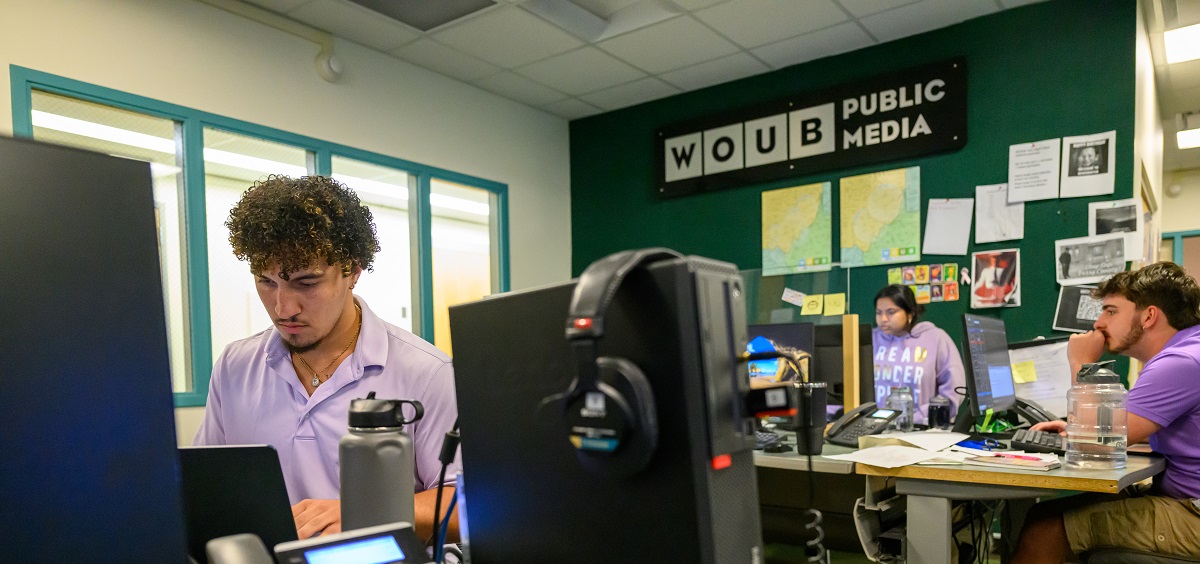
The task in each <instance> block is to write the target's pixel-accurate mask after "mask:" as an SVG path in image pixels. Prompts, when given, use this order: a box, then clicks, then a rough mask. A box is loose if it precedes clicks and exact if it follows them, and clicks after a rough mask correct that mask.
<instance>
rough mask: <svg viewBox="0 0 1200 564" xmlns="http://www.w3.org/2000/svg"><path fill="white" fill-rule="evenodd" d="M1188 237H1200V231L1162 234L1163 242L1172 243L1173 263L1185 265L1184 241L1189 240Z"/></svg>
mask: <svg viewBox="0 0 1200 564" xmlns="http://www.w3.org/2000/svg"><path fill="white" fill-rule="evenodd" d="M1188 237H1200V229H1193V230H1191V231H1172V232H1170V233H1163V234H1162V238H1163V241H1166V240H1168V239H1169V240H1171V241H1172V243H1171V255H1172V256H1171V262H1173V263H1175V264H1178V265H1181V266H1182V265H1183V240H1184V239H1187V238H1188Z"/></svg>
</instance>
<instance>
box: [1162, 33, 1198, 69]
mask: <svg viewBox="0 0 1200 564" xmlns="http://www.w3.org/2000/svg"><path fill="white" fill-rule="evenodd" d="M1163 43H1164V44H1165V46H1166V50H1167V63H1182V62H1184V61H1191V60H1193V59H1200V24H1195V25H1189V26H1187V27H1181V28H1179V29H1172V30H1171V31H1168V32H1166V33H1164V34H1163Z"/></svg>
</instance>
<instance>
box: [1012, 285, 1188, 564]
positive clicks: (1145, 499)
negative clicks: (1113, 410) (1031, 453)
mask: <svg viewBox="0 0 1200 564" xmlns="http://www.w3.org/2000/svg"><path fill="white" fill-rule="evenodd" d="M1093 295H1095V296H1096V297H1098V298H1101V299H1102V300H1103V309H1102V311H1101V314H1100V319H1098V320H1096V323H1095V330H1094V331H1089V332H1087V333H1084V334H1081V335H1074V336H1072V337H1071V340H1070V342H1069V343H1068V345H1067V357H1068V359H1069V361H1070V363H1071V372H1072V374H1078V372H1079V369H1080V367H1081V366H1083V365H1084V364H1086V363H1089V362H1096V361H1097V360H1099V359H1100V355H1101V354H1103V353H1104V351H1105V350H1106V349H1107V350H1108V351H1110V352H1113V353H1117V354H1123V355H1125V356H1128V357H1131V358H1136V359H1137V360H1139V361H1141V362H1142V363H1143V365H1144V366H1143V368H1142V370H1141V372H1140V374H1139V376H1138V380H1137V383H1136V384H1135V385H1134V387H1133V389H1132V390H1130V392H1129V403H1128V407H1129V410H1128V424H1129V444H1136V443H1140V442H1145V441H1146V440H1147V439H1148V440H1149V442H1150V446H1151V448H1152V449H1153V450H1154V451H1155V452H1157V453H1159V454H1161V455H1163V456H1164V457H1166V459H1167V469H1166V471H1165V472H1163V474H1162V475H1161V476H1157V477H1156V478H1155V481H1154V485H1153V486H1152V487H1151V488H1150V489H1149V491H1137V492H1125V493H1122V494H1119V495H1115V496H1107V497H1106V498H1100V500H1099V501H1095V502H1093V503H1090V504H1087V505H1082V504H1081V503H1079V502H1078V500H1076V501H1075V502H1072V500H1071V499H1070V498H1068V499H1067V500H1059V501H1058V502H1047V503H1044V504H1039V505H1037V506H1035V507H1034V509H1033V510H1032V511H1031V512H1030V516H1029V517H1028V518H1027V519H1026V523H1025V528H1024V530H1023V531H1022V532H1021V538H1020V541H1019V543H1018V546H1017V553H1016V554H1015V555H1014V556H1013V561H1014V562H1021V563H1023V564H1024V563H1026V562H1030V563H1039V562H1055V563H1057V562H1066V561H1068V560H1069V559H1073V558H1074V557H1075V556H1078V555H1079V554H1081V553H1084V552H1088V551H1091V550H1094V549H1097V548H1101V547H1122V548H1131V549H1136V550H1143V551H1148V552H1158V553H1163V554H1178V555H1191V556H1196V555H1200V440H1197V439H1196V437H1200V287H1198V286H1197V285H1196V280H1195V279H1193V278H1192V277H1191V276H1188V274H1187V273H1185V272H1184V271H1183V269H1182V268H1180V267H1179V266H1178V265H1176V264H1173V263H1169V262H1160V263H1156V264H1152V265H1150V266H1147V267H1144V268H1141V269H1139V270H1136V271H1132V272H1121V273H1119V274H1117V275H1115V276H1113V277H1112V278H1110V279H1108V280H1106V281H1104V282H1103V283H1101V284H1100V286H1099V287H1098V288H1096V290H1095V291H1094V292H1093ZM1033 428H1034V429H1037V430H1042V431H1057V432H1059V433H1063V434H1065V431H1066V422H1064V421H1051V422H1049V423H1039V424H1038V425H1035V426H1034V427H1033ZM1081 499H1088V500H1091V499H1095V498H1083V497H1082V496H1081Z"/></svg>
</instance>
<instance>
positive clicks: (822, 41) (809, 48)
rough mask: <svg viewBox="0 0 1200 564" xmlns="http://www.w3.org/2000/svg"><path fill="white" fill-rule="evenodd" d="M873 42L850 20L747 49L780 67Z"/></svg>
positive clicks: (768, 62)
mask: <svg viewBox="0 0 1200 564" xmlns="http://www.w3.org/2000/svg"><path fill="white" fill-rule="evenodd" d="M874 43H875V42H874V40H872V39H871V37H870V36H868V35H867V34H866V32H864V31H863V30H862V28H860V27H859V26H858V24H855V23H853V22H846V23H844V24H840V25H836V26H833V27H830V28H826V29H822V30H821V31H814V32H812V33H809V34H806V35H801V36H800V37H793V38H791V39H784V40H783V41H779V42H777V43H772V44H770V45H763V46H762V47H759V48H757V49H751V50H750V52H751V53H754V55H755V56H756V57H758V58H760V59H762V60H764V61H766V62H767V64H769V65H771V66H772V67H773V68H777V69H779V68H783V67H787V66H791V65H798V64H800V63H803V62H806V61H812V60H815V59H820V58H822V57H828V56H831V55H838V54H841V53H848V52H850V51H853V50H855V49H861V48H863V47H867V46H870V45H873V44H874Z"/></svg>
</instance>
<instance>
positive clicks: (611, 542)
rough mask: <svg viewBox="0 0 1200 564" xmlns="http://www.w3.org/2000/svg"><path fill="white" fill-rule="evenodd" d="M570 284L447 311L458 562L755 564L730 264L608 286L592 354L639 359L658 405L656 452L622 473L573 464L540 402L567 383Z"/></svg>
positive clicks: (572, 368)
mask: <svg viewBox="0 0 1200 564" xmlns="http://www.w3.org/2000/svg"><path fill="white" fill-rule="evenodd" d="M584 276H585V277H586V276H587V273H586V272H585V274H584ZM575 286H576V282H575V281H572V282H568V283H564V284H559V285H555V286H550V287H544V288H539V289H533V290H527V291H522V292H515V293H510V294H504V295H499V296H494V297H490V298H485V299H483V300H481V301H477V302H473V303H468V304H463V305H459V306H455V307H451V308H450V327H451V334H452V335H453V338H454V344H455V356H454V369H455V375H456V386H457V393H458V408H459V416H460V422H461V434H462V462H463V498H464V503H465V509H461V510H460V511H461V513H460V516H465V526H464V527H463V529H464V531H465V536H466V537H467V548H468V550H469V555H470V558H471V561H472V562H474V563H475V564H497V563H505V564H507V563H511V562H573V563H578V564H590V563H595V564H599V563H611V562H695V563H714V564H716V563H759V562H761V561H762V548H761V547H762V541H761V530H760V521H759V507H758V489H757V482H756V477H755V467H754V458H753V453H752V450H751V449H752V447H753V444H754V441H753V428H752V427H751V426H750V423H752V419H749V418H747V417H746V415H745V413H744V411H743V409H744V408H743V407H742V403H741V401H742V399H741V398H743V397H744V394H745V393H746V387H747V386H748V376H747V373H746V367H745V364H744V363H742V362H740V361H739V360H738V359H737V355H738V353H739V352H740V351H744V350H745V345H746V321H745V311H746V306H745V302H744V299H745V298H744V293H743V291H742V282H741V279H740V278H739V276H738V274H737V271H736V269H735V267H734V266H733V265H731V264H727V263H721V262H716V261H711V260H708V259H701V258H695V257H688V258H672V259H668V260H659V261H656V262H653V263H651V264H649V265H645V266H640V267H638V268H635V269H633V270H631V271H629V272H628V274H627V275H626V276H625V277H624V281H623V282H622V283H620V284H619V286H617V287H616V288H615V293H613V294H612V296H611V298H612V299H611V303H610V304H609V305H608V307H607V310H606V311H607V313H606V315H605V317H604V320H603V322H604V325H605V332H604V335H603V337H601V338H599V339H598V340H597V341H596V347H597V351H598V353H599V354H601V355H604V356H609V357H620V358H623V359H625V360H627V361H629V362H631V363H633V364H635V365H636V366H637V367H639V368H640V369H641V372H642V373H644V375H645V380H646V381H647V382H649V384H650V388H651V389H652V391H653V404H654V407H655V408H656V410H657V429H658V436H657V446H656V448H655V449H654V450H653V453H652V454H651V455H650V458H649V461H648V463H646V464H645V466H644V467H643V468H641V469H640V471H637V472H635V473H633V474H632V475H627V476H613V475H608V474H606V473H604V472H603V470H604V469H603V468H600V470H601V471H600V472H597V471H596V468H595V465H593V466H592V467H590V468H589V467H587V466H585V465H584V464H581V462H580V457H579V455H578V453H577V449H576V447H575V446H573V445H572V443H571V442H570V441H569V440H568V438H567V434H566V433H565V432H564V426H563V424H562V419H563V410H562V409H561V408H560V407H559V406H558V405H557V404H555V403H554V402H553V401H551V400H552V398H554V397H556V394H562V392H563V391H564V390H567V389H568V388H569V387H570V386H571V385H572V382H573V380H574V379H575V377H576V372H577V362H578V361H577V358H576V356H575V351H574V350H573V349H572V345H571V344H569V343H568V341H567V339H566V338H565V336H564V332H565V329H566V327H567V321H568V316H569V310H570V309H571V308H572V295H573V292H574V289H575ZM618 455H619V453H618ZM598 464H599V465H601V466H603V464H605V461H604V460H603V459H601V460H600V461H599V462H598Z"/></svg>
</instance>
